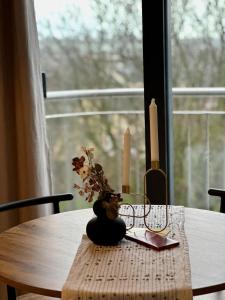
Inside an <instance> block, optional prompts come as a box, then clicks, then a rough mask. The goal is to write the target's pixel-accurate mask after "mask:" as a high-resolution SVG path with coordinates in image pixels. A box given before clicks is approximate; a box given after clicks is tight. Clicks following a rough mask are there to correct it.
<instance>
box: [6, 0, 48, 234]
mask: <svg viewBox="0 0 225 300" xmlns="http://www.w3.org/2000/svg"><path fill="white" fill-rule="evenodd" d="M45 125H46V124H45V111H44V99H43V90H42V83H41V70H40V53H39V45H38V35H37V28H36V20H35V12H34V3H33V0H19V1H18V0H10V1H8V0H1V1H0V138H1V143H0V161H1V168H0V184H1V188H0V202H7V201H12V200H17V199H18V200H19V199H24V198H30V197H35V196H42V195H49V194H50V193H51V176H50V165H49V151H48V144H47V138H46V126H45ZM49 212H50V211H49V207H48V206H41V207H38V208H29V209H21V210H20V211H19V212H12V213H10V214H4V216H3V217H2V215H1V218H0V230H2V229H5V228H7V227H9V226H12V225H14V224H17V223H18V222H23V221H26V220H28V219H32V218H35V217H38V216H41V215H45V214H48V213H49Z"/></svg>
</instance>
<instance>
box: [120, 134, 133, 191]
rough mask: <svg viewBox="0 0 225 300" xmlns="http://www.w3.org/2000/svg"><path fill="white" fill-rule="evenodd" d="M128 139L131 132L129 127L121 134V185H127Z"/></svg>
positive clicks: (128, 167)
mask: <svg viewBox="0 0 225 300" xmlns="http://www.w3.org/2000/svg"><path fill="white" fill-rule="evenodd" d="M130 141H131V134H130V130H129V128H127V130H126V131H125V133H124V136H123V178H122V185H123V186H129V177H130Z"/></svg>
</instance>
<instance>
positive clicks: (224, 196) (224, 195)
mask: <svg viewBox="0 0 225 300" xmlns="http://www.w3.org/2000/svg"><path fill="white" fill-rule="evenodd" d="M208 194H209V195H210V196H218V197H220V201H221V202H220V212H222V213H225V190H220V189H209V190H208Z"/></svg>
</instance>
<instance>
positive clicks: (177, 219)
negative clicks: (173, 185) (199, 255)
mask: <svg viewBox="0 0 225 300" xmlns="http://www.w3.org/2000/svg"><path fill="white" fill-rule="evenodd" d="M127 211H128V208H127V207H126V206H122V208H121V210H120V212H121V213H122V214H125V213H126V212H127ZM135 214H137V215H138V214H139V215H142V214H143V206H141V205H139V206H136V207H135ZM168 215H169V229H170V232H169V234H168V236H169V237H171V238H174V239H176V240H178V241H179V243H180V244H179V246H177V247H174V248H171V249H166V250H162V251H156V250H153V249H149V248H147V247H145V246H142V245H140V244H137V243H135V242H132V241H128V240H126V239H123V240H122V241H121V242H120V244H119V245H117V246H98V245H95V244H93V243H92V242H91V241H90V240H89V239H88V238H87V236H86V235H84V236H83V238H82V241H81V244H80V246H79V249H78V251H77V254H76V257H75V260H74V262H73V265H72V267H71V270H70V273H69V275H68V278H67V280H66V282H65V284H64V287H63V291H62V299H64V300H73V299H76V300H139V299H140V300H151V299H152V300H189V299H192V288H191V272H190V262H189V254H188V244H187V240H186V236H185V232H184V208H183V207H181V206H177V207H175V206H169V207H168ZM123 218H124V217H123ZM147 219H148V221H149V222H148V224H149V225H150V226H152V227H154V228H156V227H158V226H159V225H160V224H161V222H162V221H163V220H165V210H164V209H162V207H161V206H152V209H151V212H150V214H149V216H148V217H147ZM124 220H125V221H126V223H127V225H128V226H129V223H132V218H131V217H125V218H124ZM135 226H136V227H144V223H143V219H141V218H140V219H136V221H135Z"/></svg>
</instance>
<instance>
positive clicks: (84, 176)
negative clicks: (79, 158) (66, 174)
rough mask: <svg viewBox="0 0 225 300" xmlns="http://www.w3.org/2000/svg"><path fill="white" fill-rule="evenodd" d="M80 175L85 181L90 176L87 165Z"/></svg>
mask: <svg viewBox="0 0 225 300" xmlns="http://www.w3.org/2000/svg"><path fill="white" fill-rule="evenodd" d="M78 172H79V175H80V177H81V178H82V179H83V180H84V179H86V178H87V177H88V176H89V174H90V168H89V167H88V166H87V165H84V166H83V167H82V168H80V169H79V171H78Z"/></svg>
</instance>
